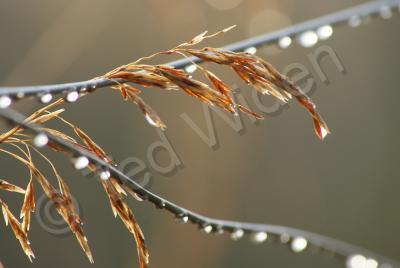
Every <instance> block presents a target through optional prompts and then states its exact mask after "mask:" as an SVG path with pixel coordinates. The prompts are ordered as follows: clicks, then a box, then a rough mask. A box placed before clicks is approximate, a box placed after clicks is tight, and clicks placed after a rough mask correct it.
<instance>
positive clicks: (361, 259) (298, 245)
mask: <svg viewBox="0 0 400 268" xmlns="http://www.w3.org/2000/svg"><path fill="white" fill-rule="evenodd" d="M399 9H400V6H399ZM392 15H393V14H392V9H391V8H390V7H386V6H385V7H382V8H381V10H380V16H381V17H382V18H384V19H389V18H391V17H392ZM363 20H364V21H365V18H362V17H361V16H353V17H351V18H350V19H349V21H348V24H349V26H350V27H358V26H360V25H361V24H362V23H363ZM332 34H333V28H332V26H330V25H324V26H321V27H319V28H318V29H316V30H309V31H305V32H303V33H301V34H299V35H297V36H296V41H297V42H298V43H299V44H300V45H301V46H303V47H306V48H307V47H312V46H314V45H315V44H317V43H318V41H319V40H326V39H328V38H330V37H331V36H332ZM292 43H293V40H292V37H290V36H285V37H282V38H280V39H279V40H278V41H277V45H278V46H279V48H281V49H285V48H288V47H290V46H291V45H292ZM245 52H247V53H250V54H255V53H256V52H257V48H256V47H249V48H247V49H245ZM185 70H186V72H188V73H193V72H195V71H196V65H192V64H191V65H188V66H186V68H185ZM95 89H96V86H95V85H92V86H89V87H83V88H81V89H79V90H73V91H69V92H66V95H65V97H64V99H65V101H67V102H75V101H77V100H78V99H79V97H80V96H81V95H83V94H86V93H87V92H90V91H92V90H95ZM15 97H16V98H17V99H21V98H24V95H23V94H19V95H17V96H15ZM38 99H39V100H40V102H41V103H49V102H51V101H52V99H53V95H52V94H51V93H41V94H39V95H38ZM11 104H12V99H11V98H10V97H9V96H1V97H0V109H4V108H7V107H9V106H10V105H11ZM48 142H49V138H48V136H47V135H46V134H44V133H39V134H37V135H36V136H35V137H34V138H33V144H34V145H35V146H36V147H38V148H41V147H44V146H46V145H47V144H48ZM72 163H73V166H74V168H75V169H77V170H82V169H85V168H86V167H87V166H88V165H89V164H90V161H89V159H88V158H87V157H86V156H77V157H75V158H73V161H72ZM98 173H99V174H98V175H99V177H100V179H102V180H108V179H109V178H110V177H111V173H110V171H108V170H107V169H100V171H99V172H98ZM158 207H160V206H158ZM190 216H192V215H189V214H182V215H179V216H178V217H177V222H180V223H187V222H189V217H190ZM201 230H202V231H203V232H204V233H207V234H209V233H216V234H222V233H223V226H221V227H220V228H215V227H213V226H212V225H211V223H210V224H205V225H202V226H201ZM246 233H247V232H246ZM246 233H245V231H244V230H242V229H240V228H238V229H235V230H233V231H231V232H230V237H231V239H232V240H235V241H236V240H240V239H241V238H242V237H244V236H245V234H246ZM268 237H269V236H268V233H267V232H263V231H260V232H251V234H250V239H251V241H253V242H254V243H256V244H261V243H263V242H265V241H267V239H268ZM278 240H279V242H280V243H282V244H288V245H289V246H290V249H291V250H292V251H293V252H294V253H300V252H303V251H305V250H306V249H307V247H308V246H309V241H307V239H306V238H304V237H301V236H297V237H293V238H291V237H290V236H289V235H288V234H281V235H280V236H279V239H278ZM346 267H348V268H392V266H391V265H390V264H385V263H382V264H379V263H378V261H377V260H375V259H373V258H369V257H367V256H363V255H361V254H354V255H351V256H348V257H347V259H346Z"/></svg>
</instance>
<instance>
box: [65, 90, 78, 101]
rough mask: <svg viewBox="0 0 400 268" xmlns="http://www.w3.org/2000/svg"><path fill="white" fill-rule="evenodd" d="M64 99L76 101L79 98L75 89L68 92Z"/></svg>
mask: <svg viewBox="0 0 400 268" xmlns="http://www.w3.org/2000/svg"><path fill="white" fill-rule="evenodd" d="M65 99H66V101H67V102H76V101H77V100H78V99H79V93H78V92H76V91H71V92H68V94H67V96H66V98H65Z"/></svg>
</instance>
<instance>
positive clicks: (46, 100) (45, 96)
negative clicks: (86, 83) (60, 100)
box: [40, 93, 53, 103]
mask: <svg viewBox="0 0 400 268" xmlns="http://www.w3.org/2000/svg"><path fill="white" fill-rule="evenodd" d="M52 99H53V95H51V94H50V93H45V94H43V95H41V96H40V102H41V103H49V102H50V101H51V100H52Z"/></svg>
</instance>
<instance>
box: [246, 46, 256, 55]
mask: <svg viewBox="0 0 400 268" xmlns="http://www.w3.org/2000/svg"><path fill="white" fill-rule="evenodd" d="M244 52H246V53H249V54H251V55H254V54H256V53H257V48H256V47H249V48H246V49H245V50H244Z"/></svg>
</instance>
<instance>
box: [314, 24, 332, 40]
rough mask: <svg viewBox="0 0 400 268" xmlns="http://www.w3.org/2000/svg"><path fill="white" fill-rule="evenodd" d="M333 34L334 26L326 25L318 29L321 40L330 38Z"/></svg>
mask: <svg viewBox="0 0 400 268" xmlns="http://www.w3.org/2000/svg"><path fill="white" fill-rule="evenodd" d="M332 34H333V29H332V26H330V25H324V26H321V27H319V28H318V29H317V35H318V38H319V39H321V40H326V39H328V38H329V37H331V36H332Z"/></svg>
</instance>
